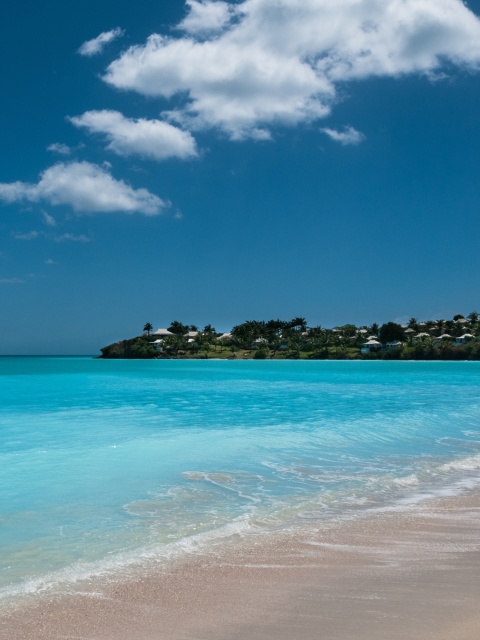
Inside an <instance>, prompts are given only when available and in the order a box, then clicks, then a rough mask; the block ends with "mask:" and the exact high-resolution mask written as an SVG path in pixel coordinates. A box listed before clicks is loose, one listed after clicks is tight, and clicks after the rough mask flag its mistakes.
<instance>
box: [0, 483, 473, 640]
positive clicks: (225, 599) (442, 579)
mask: <svg viewBox="0 0 480 640" xmlns="http://www.w3.org/2000/svg"><path fill="white" fill-rule="evenodd" d="M479 515H480V491H478V490H475V491H469V492H467V491H459V495H458V497H445V498H438V497H437V498H432V499H431V500H428V501H424V502H422V503H421V504H417V505H411V506H409V507H408V508H405V509H404V510H402V511H382V512H378V513H376V514H370V515H368V516H367V517H359V518H356V519H353V520H351V521H343V522H337V523H324V524H318V523H317V524H315V525H311V526H309V527H307V526H306V527H305V528H304V529H303V530H302V531H299V532H292V531H286V532H278V533H275V534H267V535H261V534H258V535H256V534H253V535H248V536H245V537H242V538H241V537H240V536H236V537H233V538H231V539H230V540H229V541H228V542H227V544H222V545H220V544H219V545H215V546H214V547H211V548H209V549H199V550H197V551H196V552H192V553H190V554H188V556H186V557H184V558H183V559H177V560H173V561H170V562H165V563H162V564H158V565H157V566H156V567H153V568H151V569H150V570H148V571H138V572H137V573H136V574H135V575H130V576H127V575H125V573H121V575H120V576H119V578H120V579H117V580H116V581H115V580H107V581H104V580H101V579H98V578H97V579H91V580H88V581H84V582H83V583H79V584H77V585H73V586H72V589H71V591H70V593H69V594H65V595H61V596H60V595H53V594H51V595H46V594H45V595H41V594H39V595H38V596H35V597H34V598H30V599H29V602H30V604H28V605H26V606H23V607H18V608H17V609H15V610H12V611H8V609H7V610H6V611H2V612H1V613H0V638H1V639H2V640H3V639H5V640H7V638H8V639H9V640H20V639H22V640H47V639H48V640H54V639H56V638H82V639H83V640H86V639H88V640H114V639H115V640H153V639H154V638H155V639H156V640H159V639H162V640H163V639H165V640H167V639H169V640H177V639H178V640H180V639H183V638H195V639H198V640H203V639H207V638H209V639H210V640H217V639H218V640H226V639H228V640H230V639H232V640H236V639H237V638H238V639H240V638H241V639H242V640H260V638H262V639H265V640H269V639H270V638H271V639H272V640H273V638H275V639H276V640H283V639H285V640H287V639H288V640H291V639H292V638H295V640H310V639H313V638H317V637H321V638H322V640H324V639H325V640H354V639H355V640H367V639H368V640H377V639H378V640H380V638H382V640H383V639H384V638H386V637H388V638H389V639H391V640H401V639H403V638H407V637H408V638H411V637H419V638H422V639H423V640H436V639H438V640H440V639H449V640H450V638H455V639H456V640H476V638H478V637H480V613H478V598H477V597H476V594H478V593H479V592H480V535H479V534H480V517H479Z"/></svg>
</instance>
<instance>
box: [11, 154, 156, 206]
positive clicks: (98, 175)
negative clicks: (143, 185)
mask: <svg viewBox="0 0 480 640" xmlns="http://www.w3.org/2000/svg"><path fill="white" fill-rule="evenodd" d="M0 200H3V201H4V202H7V203H13V202H22V201H27V202H47V203H49V204H51V205H66V206H69V207H72V209H73V210H74V211H76V212H77V213H87V214H95V213H115V212H120V213H128V214H133V213H141V214H144V215H147V216H155V215H159V214H160V213H161V212H162V210H163V209H164V208H165V207H167V206H168V203H167V202H165V201H163V200H161V199H160V198H159V197H158V196H156V195H154V194H153V193H150V192H149V191H147V189H134V188H132V187H131V186H130V185H128V184H127V183H126V182H124V181H123V180H115V179H114V178H113V177H112V175H111V174H110V172H109V171H108V169H107V168H106V167H105V166H104V167H101V166H99V165H96V164H91V163H89V162H71V163H67V164H65V163H58V164H55V165H53V166H52V167H49V168H48V169H46V170H45V171H44V172H43V173H42V174H41V175H40V180H39V181H38V183H37V184H31V183H28V182H11V183H0Z"/></svg>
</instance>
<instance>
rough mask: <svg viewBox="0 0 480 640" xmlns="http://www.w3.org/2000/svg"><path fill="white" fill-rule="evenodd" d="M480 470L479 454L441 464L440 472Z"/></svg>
mask: <svg viewBox="0 0 480 640" xmlns="http://www.w3.org/2000/svg"><path fill="white" fill-rule="evenodd" d="M479 469H480V454H478V455H476V456H470V457H468V458H459V459H458V460H453V461H452V462H447V463H446V464H442V465H441V467H440V470H441V471H477V470H479Z"/></svg>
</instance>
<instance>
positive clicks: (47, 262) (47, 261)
mask: <svg viewBox="0 0 480 640" xmlns="http://www.w3.org/2000/svg"><path fill="white" fill-rule="evenodd" d="M45 264H56V262H55V260H52V259H51V258H47V259H46V260H45Z"/></svg>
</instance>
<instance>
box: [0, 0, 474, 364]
mask: <svg viewBox="0 0 480 640" xmlns="http://www.w3.org/2000/svg"><path fill="white" fill-rule="evenodd" d="M479 16H480V0H476V1H475V2H473V1H472V2H469V3H468V5H464V4H463V3H461V2H459V1H457V0H402V1H400V0H381V1H380V0H336V1H335V2H333V0H302V1H300V0H276V1H275V2H273V1H272V0H244V1H237V2H222V1H220V0H217V1H213V2H212V1H209V0H205V1H204V2H200V1H196V0H191V1H190V2H187V3H184V2H183V1H182V0H178V1H173V0H167V1H165V2H157V1H155V2H153V1H150V0H138V1H137V2H135V3H119V2H117V1H115V2H114V1H113V0H104V1H102V2H101V3H97V2H96V3H94V2H93V1H91V0H83V2H82V3H71V2H69V3H66V2H60V1H58V0H50V2H48V3H44V2H41V1H40V2H32V1H27V0H25V1H24V2H22V3H13V2H11V3H9V4H8V6H7V8H6V9H5V10H4V12H3V15H2V21H1V23H0V47H1V49H2V51H1V54H2V58H3V60H4V64H3V74H2V77H3V99H2V101H1V102H0V110H1V120H0V149H1V151H2V153H1V154H0V299H1V301H2V305H1V308H2V310H1V313H0V353H3V354H49V353H51V354H96V353H98V350H99V348H100V347H101V346H103V345H104V344H107V343H110V342H113V341H115V340H118V339H122V338H124V337H131V336H133V335H135V334H137V333H139V332H141V329H142V327H143V325H144V323H145V322H151V323H152V324H153V325H154V326H155V328H157V327H158V326H168V324H169V323H170V321H171V320H174V319H177V320H180V321H182V322H184V323H187V324H190V323H193V324H197V325H200V326H203V325H204V324H206V323H212V324H213V325H214V326H215V327H216V328H217V329H218V330H228V329H229V328H231V326H232V325H234V324H238V323H240V322H243V321H245V320H247V319H265V320H266V319H270V318H277V317H280V318H283V319H288V318H291V317H294V316H299V315H300V316H305V317H306V318H307V320H308V322H309V324H310V325H317V324H321V325H322V326H327V327H328V326H335V325H338V324H344V323H346V322H354V323H356V324H370V323H372V322H379V323H381V322H385V321H388V320H392V319H396V320H400V319H402V318H409V317H412V316H415V317H417V318H419V319H429V318H434V317H435V318H438V317H443V318H451V317H452V316H453V315H454V314H455V313H464V314H467V313H469V312H470V311H472V310H474V309H477V310H480V303H479V299H478V296H479V293H478V291H479V289H478V273H479V270H480V269H479V268H480V257H479V241H478V238H479V235H480V234H479V232H480V219H479V212H480V181H479V175H480V151H479V150H480V108H479V103H480V75H479V70H480V18H479Z"/></svg>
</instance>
